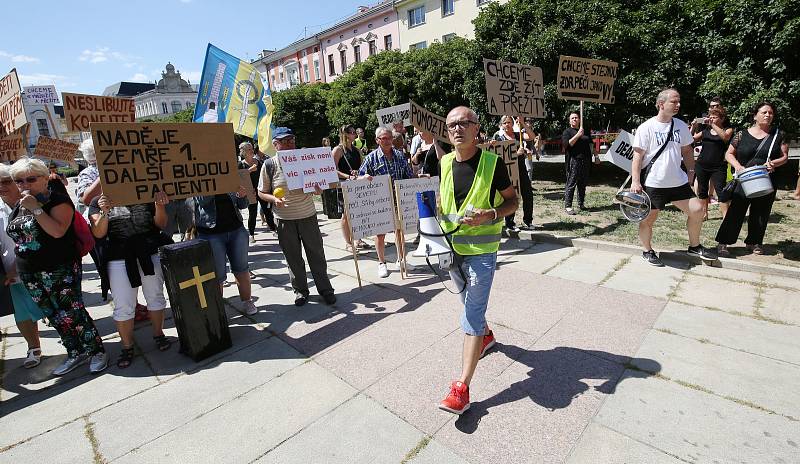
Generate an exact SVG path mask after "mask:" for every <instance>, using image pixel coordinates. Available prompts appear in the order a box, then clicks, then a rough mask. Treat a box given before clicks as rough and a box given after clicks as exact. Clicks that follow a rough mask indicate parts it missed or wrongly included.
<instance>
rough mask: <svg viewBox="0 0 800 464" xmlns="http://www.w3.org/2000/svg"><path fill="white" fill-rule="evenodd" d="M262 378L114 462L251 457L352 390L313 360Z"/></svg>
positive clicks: (297, 429) (336, 430)
mask: <svg viewBox="0 0 800 464" xmlns="http://www.w3.org/2000/svg"><path fill="white" fill-rule="evenodd" d="M263 380H264V381H265V383H264V384H263V385H261V386H259V387H257V388H255V389H253V390H251V391H246V389H245V388H242V389H240V394H239V396H236V397H235V398H233V399H231V400H230V401H228V402H226V403H224V404H222V405H220V406H219V407H216V408H213V409H212V408H208V409H205V410H204V411H202V413H201V414H202V415H201V416H200V417H197V418H196V419H195V420H192V421H191V422H188V423H186V424H184V425H181V426H180V427H178V428H176V429H174V430H171V431H169V432H168V433H165V434H163V435H160V436H158V437H157V438H156V439H154V440H153V441H150V442H148V443H146V444H145V445H143V446H141V447H139V448H136V449H135V450H133V451H131V452H130V453H128V454H125V455H124V456H122V457H121V458H120V459H118V460H116V461H114V462H120V463H126V462H130V463H140V462H159V463H162V462H175V463H187V462H191V463H220V462H227V463H247V462H253V461H254V460H256V459H258V458H259V457H261V456H263V455H264V454H265V453H267V451H269V450H270V449H272V448H274V447H276V446H278V445H279V444H280V443H282V442H284V441H285V440H287V439H289V438H290V437H292V436H296V435H295V434H297V433H298V432H300V431H301V430H303V429H304V428H305V427H307V426H309V425H311V424H313V423H314V422H315V421H317V420H319V418H320V417H322V416H324V415H325V414H327V413H328V412H329V411H331V410H332V409H334V408H336V407H337V406H338V405H340V404H341V403H343V402H344V401H346V400H347V399H348V398H350V397H352V396H353V395H354V394H355V391H354V390H353V389H352V388H351V387H349V386H348V385H346V384H345V383H344V382H342V381H341V380H339V379H337V378H336V377H335V376H333V375H331V374H330V373H329V372H327V371H326V370H325V369H322V368H320V367H319V366H317V365H316V364H315V363H313V362H308V363H303V364H302V365H300V366H297V367H296V368H294V369H291V370H289V371H288V372H286V373H284V374H283V375H280V376H278V377H275V378H273V379H271V380H266V379H263ZM341 428H342V426H341V425H340V424H336V426H335V427H333V428H332V429H331V432H332V433H334V434H337V436H338V434H339V433H340V432H341ZM112 430H113V429H112ZM112 430H109V432H111V431H112ZM131 433H134V432H131ZM320 445H321V444H315V445H314V446H310V447H309V448H308V449H313V448H316V447H317V446H320ZM278 449H280V448H278ZM304 455H305V452H301V453H299V454H298V455H297V456H295V458H296V459H303V456H304ZM305 462H314V461H305Z"/></svg>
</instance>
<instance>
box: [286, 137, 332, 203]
mask: <svg viewBox="0 0 800 464" xmlns="http://www.w3.org/2000/svg"><path fill="white" fill-rule="evenodd" d="M278 162H279V163H281V169H282V170H283V175H284V177H285V178H286V184H287V186H288V187H289V190H295V189H303V191H304V192H306V193H309V192H313V191H314V187H315V186H317V185H318V186H319V188H321V189H322V190H325V189H326V188H329V187H330V185H331V184H335V183H337V182H339V175H338V174H337V172H336V164H334V162H333V155H331V148H330V147H317V148H298V149H296V150H283V151H279V152H278Z"/></svg>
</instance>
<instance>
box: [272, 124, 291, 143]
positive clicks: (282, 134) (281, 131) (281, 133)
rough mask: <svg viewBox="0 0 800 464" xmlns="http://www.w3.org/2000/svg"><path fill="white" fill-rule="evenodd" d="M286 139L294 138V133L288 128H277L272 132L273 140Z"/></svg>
mask: <svg viewBox="0 0 800 464" xmlns="http://www.w3.org/2000/svg"><path fill="white" fill-rule="evenodd" d="M286 137H294V132H292V130H291V129H289V128H288V127H276V128H275V130H273V131H272V140H278V139H283V138H286Z"/></svg>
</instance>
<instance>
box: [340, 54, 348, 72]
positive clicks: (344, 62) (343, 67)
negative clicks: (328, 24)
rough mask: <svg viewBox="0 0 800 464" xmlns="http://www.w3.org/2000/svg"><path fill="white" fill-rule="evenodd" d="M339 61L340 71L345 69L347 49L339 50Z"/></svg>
mask: <svg viewBox="0 0 800 464" xmlns="http://www.w3.org/2000/svg"><path fill="white" fill-rule="evenodd" d="M339 62H340V63H341V64H342V73H343V74H344V72H345V71H347V50H339Z"/></svg>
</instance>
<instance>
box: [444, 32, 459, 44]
mask: <svg viewBox="0 0 800 464" xmlns="http://www.w3.org/2000/svg"><path fill="white" fill-rule="evenodd" d="M455 36H456V33H455V32H451V33H450V34H445V35H443V36H442V43H447V42H450V41H451V40H453V38H454V37H455Z"/></svg>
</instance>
